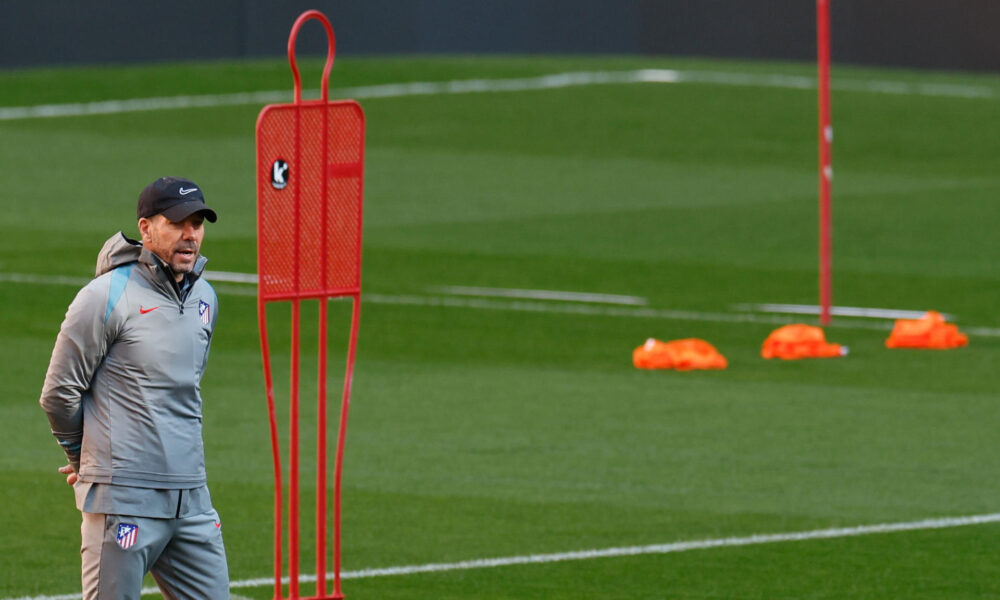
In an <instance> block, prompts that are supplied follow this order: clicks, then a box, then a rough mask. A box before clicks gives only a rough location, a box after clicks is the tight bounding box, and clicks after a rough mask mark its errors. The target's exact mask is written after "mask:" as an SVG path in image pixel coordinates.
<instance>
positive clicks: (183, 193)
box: [177, 188, 198, 196]
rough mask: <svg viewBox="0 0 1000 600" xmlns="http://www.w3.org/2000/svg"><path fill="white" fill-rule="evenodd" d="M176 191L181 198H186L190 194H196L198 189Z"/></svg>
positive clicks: (179, 189)
mask: <svg viewBox="0 0 1000 600" xmlns="http://www.w3.org/2000/svg"><path fill="white" fill-rule="evenodd" d="M177 191H178V193H180V195H181V196H187V195H188V194H190V193H191V192H197V191H198V188H188V189H184V188H178V189H177Z"/></svg>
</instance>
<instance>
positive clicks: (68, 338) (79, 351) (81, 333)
mask: <svg viewBox="0 0 1000 600" xmlns="http://www.w3.org/2000/svg"><path fill="white" fill-rule="evenodd" d="M102 281H103V280H100V279H98V280H94V281H92V282H91V283H90V284H88V285H87V286H86V287H84V288H83V289H82V290H80V292H79V293H78V294H77V295H76V298H75V299H74V300H73V302H72V304H70V305H69V309H68V310H67V311H66V318H65V319H63V322H62V326H61V327H60V328H59V335H58V337H57V338H56V344H55V347H54V348H53V349H52V358H51V359H50V361H49V369H48V371H47V372H46V374H45V384H44V385H43V386H42V395H41V398H40V399H39V403H40V404H41V405H42V409H43V410H44V411H45V413H46V414H47V415H48V418H49V425H50V426H51V428H52V434H53V435H54V436H55V437H56V440H58V442H59V445H60V446H62V449H63V451H64V452H65V453H66V458H67V459H69V462H70V464H71V465H73V469H74V470H76V471H77V472H79V470H80V445H81V443H82V442H83V406H82V399H83V396H84V394H85V392H86V391H87V390H88V389H89V388H90V382H91V380H92V379H93V377H94V372H95V371H96V370H97V368H98V366H100V364H101V362H102V361H103V360H104V357H105V355H106V354H107V350H108V346H109V344H110V342H111V340H113V339H114V335H116V333H115V332H114V331H113V330H114V327H113V323H114V319H112V318H109V317H110V312H111V311H110V310H109V308H110V307H108V306H107V305H108V286H107V284H106V283H104V284H103V285H101V284H102Z"/></svg>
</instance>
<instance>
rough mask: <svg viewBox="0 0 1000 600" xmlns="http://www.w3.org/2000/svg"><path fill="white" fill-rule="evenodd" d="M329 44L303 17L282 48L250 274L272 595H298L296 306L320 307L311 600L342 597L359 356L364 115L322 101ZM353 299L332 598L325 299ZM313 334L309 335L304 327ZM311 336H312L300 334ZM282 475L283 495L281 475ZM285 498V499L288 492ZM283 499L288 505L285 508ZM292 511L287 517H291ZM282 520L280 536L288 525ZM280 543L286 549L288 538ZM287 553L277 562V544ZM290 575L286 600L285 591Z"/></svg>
mask: <svg viewBox="0 0 1000 600" xmlns="http://www.w3.org/2000/svg"><path fill="white" fill-rule="evenodd" d="M311 19H315V20H317V21H319V22H320V23H321V24H322V25H323V27H324V29H325V30H326V35H327V59H326V65H325V67H324V69H323V78H322V83H321V90H322V92H321V97H320V98H319V99H316V100H306V99H303V98H302V83H301V79H300V77H299V70H298V67H297V66H296V62H295V41H296V39H297V36H298V33H299V29H300V28H301V27H302V25H303V24H304V23H305V22H306V21H308V20H311ZM334 53H335V40H334V36H333V28H332V27H331V26H330V22H329V21H328V20H327V18H326V17H325V16H324V15H323V14H322V13H320V12H318V11H315V10H310V11H306V12H304V13H302V15H300V16H299V18H298V19H297V20H296V21H295V24H294V25H293V26H292V32H291V35H290V36H289V39H288V60H289V64H290V66H291V70H292V76H293V80H294V102H293V103H291V104H276V105H269V106H266V107H264V109H263V110H262V111H261V112H260V115H259V116H258V118H257V239H258V245H257V273H258V284H257V294H258V318H259V327H260V337H261V352H262V354H263V367H264V382H265V386H266V392H267V408H268V420H269V424H270V430H271V448H272V453H273V457H274V479H275V493H274V507H275V509H274V562H275V567H274V579H275V580H274V598H275V600H282V599H285V598H288V599H299V598H303V596H302V595H301V594H300V590H299V580H300V576H301V573H300V566H301V565H300V564H299V551H300V544H301V539H300V533H301V532H300V523H299V520H300V512H301V511H300V497H301V492H302V489H301V484H302V482H300V478H299V471H300V466H301V463H300V451H301V450H302V449H301V448H300V444H299V441H300V428H299V420H300V418H301V412H300V398H299V393H300V390H299V376H300V367H301V364H300V352H301V348H300V341H301V338H300V328H301V326H302V324H301V320H302V310H301V304H302V301H303V300H305V301H317V302H318V303H319V315H318V316H319V319H318V325H317V329H318V334H319V347H318V348H317V353H318V368H317V371H318V373H317V376H318V382H317V388H318V389H317V391H318V397H317V405H316V515H315V517H316V520H315V525H316V533H315V535H316V540H315V541H316V563H315V564H316V591H315V595H314V596H308V598H307V600H327V599H332V600H339V599H342V598H343V597H344V595H343V593H342V592H341V588H340V563H341V560H340V559H341V548H340V537H341V519H340V513H341V481H342V473H343V457H344V442H345V439H346V435H347V416H348V411H349V408H350V394H351V384H352V381H353V372H354V357H355V348H356V346H357V337H358V328H359V323H360V311H361V231H362V227H361V219H362V198H363V176H364V132H365V123H364V113H363V112H362V110H361V107H360V106H359V105H358V104H357V103H356V102H354V101H353V100H340V101H336V102H331V101H330V100H329V92H328V87H329V85H328V84H329V76H330V70H331V68H332V66H333V58H334ZM330 298H351V299H352V300H353V309H352V314H351V329H350V338H349V345H348V349H347V361H346V362H347V365H346V373H345V377H344V390H343V397H342V399H341V410H340V426H339V430H338V433H337V442H336V448H337V450H336V452H337V454H336V456H335V457H334V460H333V463H334V465H333V468H334V481H333V515H332V521H333V535H332V550H333V557H332V558H333V573H332V574H333V589H332V590H330V589H329V586H328V581H329V578H328V571H327V564H328V563H327V559H328V557H329V555H328V554H327V553H328V551H329V546H328V541H330V539H331V538H330V537H329V535H328V527H327V524H328V518H329V516H330V515H329V511H328V510H327V509H328V507H327V498H328V496H327V486H328V478H327V471H328V461H327V446H328V441H327V426H328V422H327V417H328V410H327V409H328V406H327V382H326V379H327V344H328V322H327V321H328V301H329V299H330ZM268 302H290V303H291V313H292V322H291V347H290V354H291V364H290V371H291V373H290V378H291V381H290V386H289V410H288V419H289V428H288V440H287V453H288V454H287V460H288V462H287V465H285V464H284V463H283V460H282V448H281V440H280V435H279V430H278V423H277V414H278V412H279V411H277V410H276V409H275V395H274V386H273V375H272V371H271V358H270V348H269V346H268V340H267V310H266V308H267V303H268ZM307 327H308V326H307ZM307 331H308V330H307ZM286 466H287V469H288V477H287V490H286V489H285V488H284V487H283V480H284V477H283V469H284V468H285V467H286ZM286 493H287V496H286V495H285V494H286ZM286 500H287V503H286ZM286 511H287V512H286ZM286 517H287V529H285V526H286V521H285V519H286ZM286 537H287V540H286ZM284 541H287V543H288V547H287V555H284V556H283V550H284V548H283V542H284ZM285 565H287V568H288V588H287V592H288V596H285V595H284V591H283V585H282V579H283V577H282V575H283V567H284V566H285Z"/></svg>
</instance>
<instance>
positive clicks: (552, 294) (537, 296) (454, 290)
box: [428, 285, 649, 306]
mask: <svg viewBox="0 0 1000 600" xmlns="http://www.w3.org/2000/svg"><path fill="white" fill-rule="evenodd" d="M428 291H429V292H433V293H438V294H448V295H451V296H479V297H483V298H524V299H527V300H564V301H567V302H587V303H593V304H622V305H625V306H646V305H647V304H649V301H648V300H646V299H645V298H641V297H639V296H622V295H620V294H592V293H586V292H560V291H555V290H524V289H517V288H492V287H470V286H464V285H442V286H433V287H430V288H428Z"/></svg>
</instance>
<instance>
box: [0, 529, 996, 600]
mask: <svg viewBox="0 0 1000 600" xmlns="http://www.w3.org/2000/svg"><path fill="white" fill-rule="evenodd" d="M990 523H1000V513H992V514H986V515H972V516H967V517H942V518H937V519H923V520H920V521H906V522H902V523H880V524H877V525H859V526H856V527H834V528H830V529H814V530H812V531H794V532H789V533H769V534H758V535H750V536H744V537H727V538H716V539H705V540H692V541H687V542H672V543H669V544H650V545H646V546H620V547H614V548H598V549H593V550H574V551H572V552H556V553H552V554H526V555H522V556H505V557H500V558H481V559H475V560H464V561H459V562H450V563H429V564H424V565H406V566H399V567H382V568H373V569H359V570H357V571H345V572H343V573H341V578H342V579H371V578H374V577H393V576H401V575H418V574H421V573H441V572H448V571H466V570H470V569H495V568H500V567H513V566H519V565H540V564H550V563H559V562H568V561H577V560H594V559H598V558H621V557H627V556H644V555H651V554H673V553H677V552H690V551H692V550H710V549H713V548H738V547H742V546H759V545H763V544H777V543H782V542H805V541H810V540H828V539H839V538H849V537H859V536H865V535H876V534H884V533H899V532H903V531H923V530H929V529H949V528H953V527H968V526H971V525H986V524H990ZM330 576H331V577H332V574H331V575H330ZM314 581H316V576H315V575H301V576H299V582H300V583H311V582H314ZM284 582H285V583H287V578H285V579H284ZM273 584H274V579H273V578H271V577H259V578H255V579H242V580H238V581H233V582H231V583H230V584H229V586H230V588H232V589H240V588H255V587H264V586H269V585H273ZM142 593H143V595H146V594H156V593H159V590H158V589H157V588H144V589H143V590H142ZM78 598H80V595H79V594H62V595H58V596H22V597H20V598H5V599H3V600H77V599H78Z"/></svg>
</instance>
